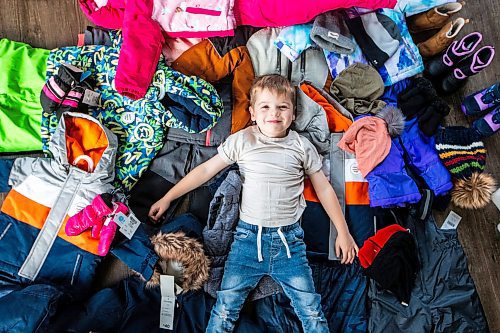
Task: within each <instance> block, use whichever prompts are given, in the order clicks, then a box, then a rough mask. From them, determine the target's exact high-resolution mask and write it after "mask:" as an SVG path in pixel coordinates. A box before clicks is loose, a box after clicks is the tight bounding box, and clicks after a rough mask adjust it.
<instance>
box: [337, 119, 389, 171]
mask: <svg viewBox="0 0 500 333" xmlns="http://www.w3.org/2000/svg"><path fill="white" fill-rule="evenodd" d="M337 146H338V147H339V148H340V149H342V150H345V151H347V152H349V153H351V154H355V155H356V160H357V161H358V169H359V171H360V172H361V174H362V175H363V177H366V175H367V174H368V173H369V172H370V171H372V170H373V169H374V168H375V167H376V166H377V165H379V164H380V162H382V161H383V160H384V159H385V158H386V156H387V155H388V154H389V150H390V149H391V137H390V136H389V133H388V131H387V125H386V123H385V121H384V120H383V119H381V118H377V117H371V116H366V117H363V118H361V119H358V120H356V121H355V122H354V123H353V124H352V125H351V126H350V127H349V129H348V130H347V131H346V132H345V133H344V136H343V137H342V139H340V141H339V142H338V143H337Z"/></svg>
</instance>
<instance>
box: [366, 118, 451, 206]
mask: <svg viewBox="0 0 500 333" xmlns="http://www.w3.org/2000/svg"><path fill="white" fill-rule="evenodd" d="M406 168H410V169H411V171H412V172H413V173H414V174H416V175H418V176H420V177H421V178H422V179H423V180H424V181H425V182H426V184H427V186H428V187H429V189H431V190H432V191H433V192H434V194H435V195H436V196H438V195H444V194H446V193H447V192H448V191H449V190H451V188H452V187H453V184H452V182H451V176H450V173H449V172H448V170H447V169H446V168H445V167H444V165H443V164H442V163H441V161H440V160H439V156H438V154H437V152H436V150H435V148H434V137H426V136H424V135H423V134H422V133H421V132H420V129H419V128H418V126H417V119H412V120H410V121H407V122H406V124H405V129H404V132H403V133H402V134H401V136H400V137H397V138H394V139H392V145H391V150H390V151H389V154H388V155H387V157H386V158H385V159H384V160H383V161H382V162H381V163H380V164H379V165H377V166H376V167H375V168H374V169H373V170H372V171H371V172H370V173H369V174H368V175H367V176H366V179H367V180H368V184H369V185H368V192H369V195H370V206H372V207H377V206H383V207H388V206H391V207H392V206H403V205H404V204H407V203H416V202H418V201H419V200H420V198H421V194H420V192H419V189H418V186H417V183H415V180H414V179H413V178H412V177H410V175H409V174H408V172H407V169H406Z"/></svg>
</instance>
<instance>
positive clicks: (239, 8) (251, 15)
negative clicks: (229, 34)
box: [233, 0, 397, 27]
mask: <svg viewBox="0 0 500 333" xmlns="http://www.w3.org/2000/svg"><path fill="white" fill-rule="evenodd" d="M396 3H397V0H312V1H306V0H235V3H234V10H233V11H234V17H235V18H236V24H237V25H251V26H254V27H281V26H290V25H295V24H302V23H307V22H309V21H312V20H313V19H314V18H315V17H316V16H318V15H319V14H321V13H324V12H327V11H330V10H333V9H338V8H349V7H361V8H367V9H379V8H394V6H395V5H396Z"/></svg>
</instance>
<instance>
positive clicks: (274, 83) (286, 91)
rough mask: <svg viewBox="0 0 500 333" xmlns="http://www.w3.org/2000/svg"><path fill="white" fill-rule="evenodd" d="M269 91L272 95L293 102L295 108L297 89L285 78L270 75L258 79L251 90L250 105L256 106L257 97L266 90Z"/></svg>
mask: <svg viewBox="0 0 500 333" xmlns="http://www.w3.org/2000/svg"><path fill="white" fill-rule="evenodd" d="M264 89H269V90H270V91H271V92H272V93H274V94H277V95H278V96H283V95H284V96H285V97H286V98H289V99H290V101H292V105H294V106H295V88H294V87H293V86H292V84H291V83H290V81H288V79H287V78H286V77H284V76H281V75H279V74H269V75H262V76H259V77H256V78H255V80H254V81H253V84H252V87H251V88H250V105H251V106H252V107H253V106H254V104H255V95H256V94H257V93H258V92H260V91H262V90H264Z"/></svg>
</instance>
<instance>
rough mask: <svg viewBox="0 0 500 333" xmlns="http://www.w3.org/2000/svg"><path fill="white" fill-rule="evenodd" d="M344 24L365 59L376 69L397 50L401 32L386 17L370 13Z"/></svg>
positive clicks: (348, 20)
mask: <svg viewBox="0 0 500 333" xmlns="http://www.w3.org/2000/svg"><path fill="white" fill-rule="evenodd" d="M346 24H347V26H348V27H349V30H350V31H351V34H352V35H353V36H354V38H355V39H356V42H357V43H358V45H359V47H360V48H361V51H363V54H364V55H365V56H366V59H368V61H369V62H370V63H371V64H372V65H373V66H375V67H376V68H379V67H382V66H383V65H384V63H385V62H386V61H387V60H388V59H389V58H390V57H391V56H392V55H393V54H394V53H396V51H397V50H398V49H399V43H400V41H401V40H402V38H401V32H400V31H399V28H398V26H397V25H396V23H394V21H393V20H391V19H390V18H389V17H388V16H387V15H384V14H382V13H378V12H371V13H368V14H363V15H360V16H357V17H354V18H351V19H347V20H346Z"/></svg>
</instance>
